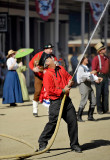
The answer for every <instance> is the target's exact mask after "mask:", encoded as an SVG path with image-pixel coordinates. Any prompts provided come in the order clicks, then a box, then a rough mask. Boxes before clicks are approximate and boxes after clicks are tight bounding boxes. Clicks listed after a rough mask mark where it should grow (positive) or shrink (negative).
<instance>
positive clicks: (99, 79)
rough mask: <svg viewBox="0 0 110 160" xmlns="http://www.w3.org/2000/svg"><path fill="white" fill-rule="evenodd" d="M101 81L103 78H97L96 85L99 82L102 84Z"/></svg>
mask: <svg viewBox="0 0 110 160" xmlns="http://www.w3.org/2000/svg"><path fill="white" fill-rule="evenodd" d="M102 81H103V78H102V77H98V80H97V81H95V82H96V83H100V82H102Z"/></svg>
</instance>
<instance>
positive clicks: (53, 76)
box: [38, 55, 82, 153]
mask: <svg viewBox="0 0 110 160" xmlns="http://www.w3.org/2000/svg"><path fill="white" fill-rule="evenodd" d="M50 56H51V55H47V59H46V60H45V64H44V66H45V67H46V69H45V72H44V76H43V86H44V88H45V89H46V91H47V94H48V96H49V98H50V106H49V122H48V123H47V124H46V126H45V128H44V130H43V132H42V134H41V136H40V138H39V140H38V142H39V150H40V151H41V150H44V149H45V148H46V146H47V144H48V140H49V139H50V138H51V137H52V135H53V133H54V130H55V127H56V123H57V119H58V114H59V110H60V105H61V101H62V98H63V95H64V94H66V95H67V97H66V100H65V104H64V109H63V113H62V118H63V119H64V120H65V122H66V123H67V125H68V135H69V138H70V146H71V149H72V150H74V151H76V152H79V153H80V152H82V151H81V148H80V146H79V143H78V126H77V118H76V111H75V108H74V106H73V104H72V102H71V99H70V98H69V91H70V87H71V86H72V84H73V81H72V80H71V79H72V76H71V75H70V74H69V73H68V72H67V71H66V70H65V69H64V68H63V67H62V66H57V65H56V64H55V61H54V59H53V57H50Z"/></svg>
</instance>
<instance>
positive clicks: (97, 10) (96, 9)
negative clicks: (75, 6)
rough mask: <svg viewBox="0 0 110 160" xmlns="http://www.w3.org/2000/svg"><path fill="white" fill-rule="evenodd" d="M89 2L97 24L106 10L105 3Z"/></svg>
mask: <svg viewBox="0 0 110 160" xmlns="http://www.w3.org/2000/svg"><path fill="white" fill-rule="evenodd" d="M89 4H90V8H91V14H92V18H93V21H94V22H95V24H96V23H97V22H98V20H99V18H100V15H101V13H102V12H103V10H104V4H103V3H93V2H91V3H89Z"/></svg>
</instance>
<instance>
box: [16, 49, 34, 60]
mask: <svg viewBox="0 0 110 160" xmlns="http://www.w3.org/2000/svg"><path fill="white" fill-rule="evenodd" d="M33 51H34V49H32V48H21V49H19V50H18V51H17V52H16V55H15V57H16V58H22V57H25V56H27V55H28V54H30V53H32V52H33Z"/></svg>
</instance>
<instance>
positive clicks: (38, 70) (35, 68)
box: [33, 66, 43, 72]
mask: <svg viewBox="0 0 110 160" xmlns="http://www.w3.org/2000/svg"><path fill="white" fill-rule="evenodd" d="M33 72H43V70H42V69H41V68H40V67H39V66H36V67H34V68H33Z"/></svg>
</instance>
